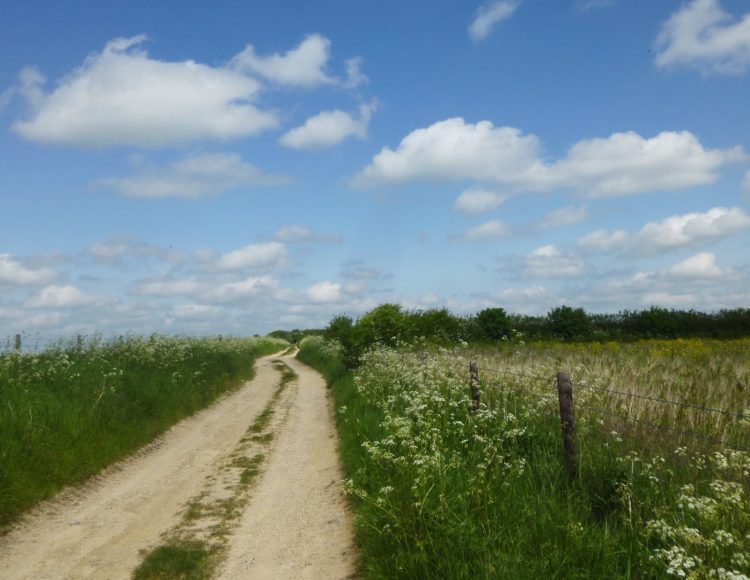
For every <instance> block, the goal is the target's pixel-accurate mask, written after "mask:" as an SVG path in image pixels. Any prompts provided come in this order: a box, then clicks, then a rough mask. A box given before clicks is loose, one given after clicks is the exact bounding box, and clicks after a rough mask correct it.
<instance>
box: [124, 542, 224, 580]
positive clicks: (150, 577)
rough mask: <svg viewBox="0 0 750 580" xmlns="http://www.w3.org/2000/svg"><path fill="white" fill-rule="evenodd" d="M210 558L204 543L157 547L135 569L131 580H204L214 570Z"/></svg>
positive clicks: (209, 551)
mask: <svg viewBox="0 0 750 580" xmlns="http://www.w3.org/2000/svg"><path fill="white" fill-rule="evenodd" d="M211 556H212V552H211V550H210V549H209V548H208V547H207V546H206V544H205V543H204V542H186V543H174V544H167V545H164V546H159V547H158V548H156V549H155V550H152V551H151V552H149V553H148V555H147V556H146V557H145V558H144V560H143V562H141V564H140V565H139V566H138V568H136V570H135V572H134V573H133V580H206V579H208V578H210V577H211V573H212V571H213V569H214V563H213V562H212V558H211Z"/></svg>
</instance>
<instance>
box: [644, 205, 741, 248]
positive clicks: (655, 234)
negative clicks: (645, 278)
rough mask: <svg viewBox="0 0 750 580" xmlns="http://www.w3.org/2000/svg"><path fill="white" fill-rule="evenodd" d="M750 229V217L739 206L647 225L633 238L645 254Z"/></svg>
mask: <svg viewBox="0 0 750 580" xmlns="http://www.w3.org/2000/svg"><path fill="white" fill-rule="evenodd" d="M747 229H750V215H748V214H747V213H746V212H745V211H744V210H743V209H741V208H739V207H733V208H725V207H715V208H713V209H710V210H708V211H707V212H705V213H687V214H683V215H675V216H671V217H668V218H666V219H664V220H661V221H658V222H650V223H647V224H646V225H645V226H643V228H642V229H641V230H640V231H639V232H638V233H637V234H636V235H635V237H634V238H633V245H634V247H635V248H636V249H637V250H638V251H640V252H641V253H644V254H652V253H658V252H661V251H665V250H670V249H674V248H682V247H689V246H695V245H699V244H703V243H705V242H710V241H713V240H717V239H720V238H724V237H727V236H730V235H732V234H735V233H737V232H740V231H742V230H747Z"/></svg>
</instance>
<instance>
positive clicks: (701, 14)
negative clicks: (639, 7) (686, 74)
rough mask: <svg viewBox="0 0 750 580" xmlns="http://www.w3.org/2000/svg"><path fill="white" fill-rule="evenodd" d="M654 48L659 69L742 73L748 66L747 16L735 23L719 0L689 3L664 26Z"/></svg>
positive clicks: (749, 25)
mask: <svg viewBox="0 0 750 580" xmlns="http://www.w3.org/2000/svg"><path fill="white" fill-rule="evenodd" d="M656 48H657V54H656V65H657V66H659V67H675V66H689V67H695V68H698V69H700V70H701V71H703V72H705V73H716V74H732V75H739V74H742V73H744V72H746V71H747V69H748V67H750V13H747V14H744V15H743V16H742V17H741V18H740V19H739V20H737V19H735V18H734V17H733V16H731V15H730V14H728V13H727V12H725V11H724V10H723V9H722V6H721V3H720V2H719V0H693V1H692V2H690V3H688V4H684V5H683V6H682V7H681V8H680V9H679V10H677V12H675V13H674V14H672V16H671V17H670V18H669V20H668V21H667V22H666V23H665V24H664V26H663V27H662V29H661V32H660V33H659V36H658V38H657V40H656Z"/></svg>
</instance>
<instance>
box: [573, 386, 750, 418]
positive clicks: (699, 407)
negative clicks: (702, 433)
mask: <svg viewBox="0 0 750 580" xmlns="http://www.w3.org/2000/svg"><path fill="white" fill-rule="evenodd" d="M578 387H579V388H581V389H588V390H591V391H599V392H602V393H611V394H613V395H621V396H624V397H633V398H635V399H644V400H647V401H654V402H656V403H661V404H663V405H674V406H676V407H682V408H684V409H696V410H698V411H703V412H706V413H716V414H720V415H726V416H727V417H733V418H735V419H750V415H745V414H744V413H734V412H732V411H726V410H724V409H713V408H711V407H705V406H703V405H696V404H694V403H688V402H686V401H669V400H667V399H660V398H658V397H651V396H649V395H639V394H636V393H628V392H627V391H618V390H615V389H606V388H604V387H595V386H593V385H586V384H583V383H579V384H578Z"/></svg>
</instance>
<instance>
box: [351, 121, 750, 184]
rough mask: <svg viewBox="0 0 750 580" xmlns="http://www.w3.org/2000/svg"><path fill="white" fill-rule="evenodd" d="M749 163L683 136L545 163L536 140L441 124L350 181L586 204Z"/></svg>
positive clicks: (611, 143)
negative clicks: (501, 189) (527, 194)
mask: <svg viewBox="0 0 750 580" xmlns="http://www.w3.org/2000/svg"><path fill="white" fill-rule="evenodd" d="M745 158H746V155H745V153H744V151H743V150H742V148H741V147H739V146H737V147H734V148H731V149H725V150H720V149H705V148H704V147H703V146H702V145H701V143H700V142H699V140H698V138H697V137H696V136H695V135H693V134H692V133H689V132H687V131H681V132H670V131H665V132H662V133H659V134H658V135H656V136H655V137H652V138H644V137H641V136H640V135H638V134H636V133H634V132H632V131H631V132H627V133H614V134H612V135H610V136H609V137H606V138H600V139H588V140H582V141H579V142H578V143H576V144H574V145H573V146H572V147H571V148H570V149H569V150H568V152H567V154H566V156H565V157H563V158H561V159H559V160H558V161H556V162H553V163H549V162H546V161H545V160H544V159H543V158H542V157H541V154H540V141H539V138H538V137H537V136H535V135H523V134H522V133H521V131H520V130H519V129H516V128H513V127H494V126H493V125H492V123H490V122H489V121H480V122H479V123H477V124H471V123H466V122H465V121H464V120H463V119H461V118H453V119H448V120H445V121H439V122H437V123H435V124H433V125H431V126H429V127H427V128H425V129H417V130H415V131H412V132H411V133H410V134H408V135H407V136H406V137H404V139H403V140H402V141H401V143H400V144H399V146H398V148H397V149H396V150H393V149H390V148H388V147H384V148H383V149H382V150H381V151H380V153H378V154H377V155H375V157H373V159H372V162H371V163H370V165H368V166H367V167H365V168H364V169H363V170H362V171H361V172H360V173H359V174H358V175H357V176H356V177H355V178H354V180H353V184H354V185H355V186H359V187H372V186H380V185H393V184H400V183H405V182H408V181H414V180H428V181H462V180H467V179H471V180H475V181H482V182H495V183H502V184H505V185H506V186H508V187H510V188H511V189H512V190H514V191H517V192H520V191H546V192H549V191H554V190H558V189H569V190H573V191H575V192H578V193H580V194H582V195H585V196H588V197H615V196H623V195H631V194H636V193H643V192H651V191H669V190H675V189H682V188H688V187H695V186H699V185H706V184H709V183H713V182H714V181H716V179H717V171H718V169H719V168H720V167H722V166H723V165H725V164H727V163H731V162H736V161H740V160H743V159H745Z"/></svg>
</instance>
